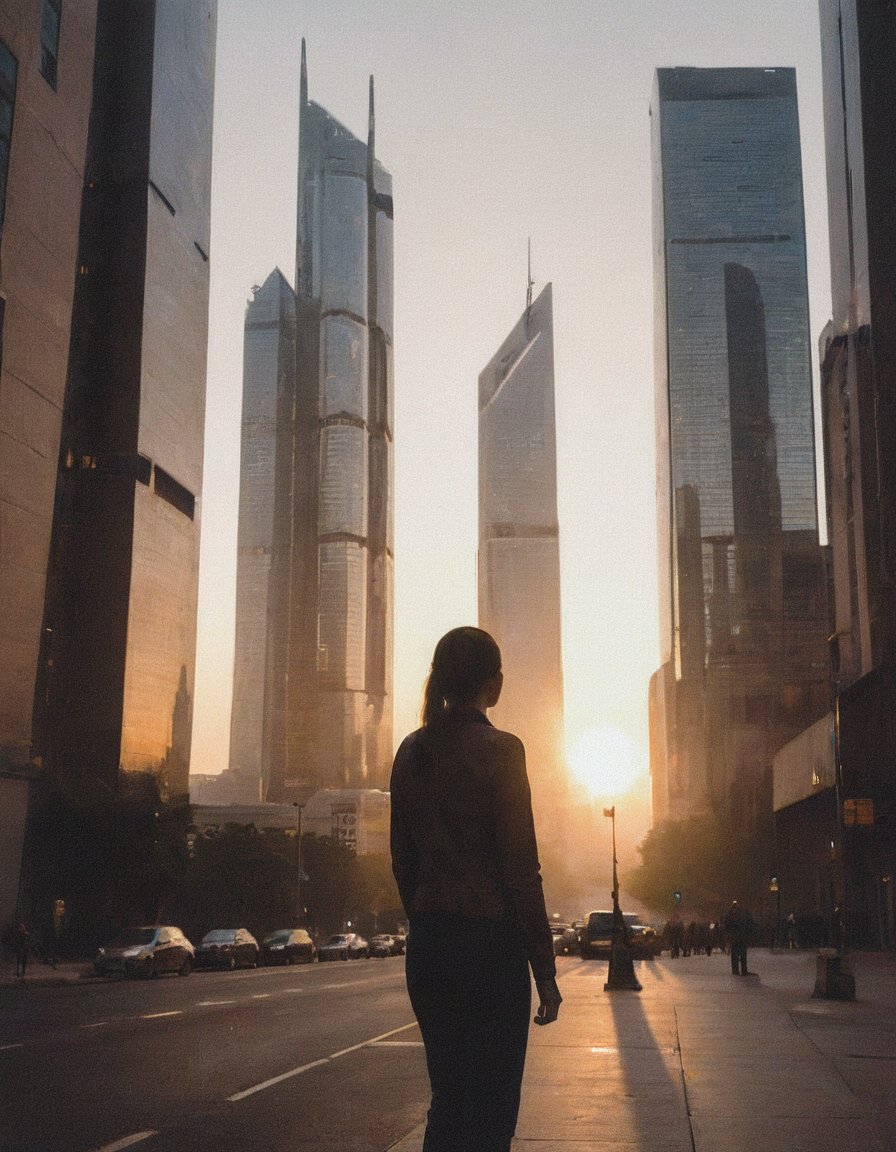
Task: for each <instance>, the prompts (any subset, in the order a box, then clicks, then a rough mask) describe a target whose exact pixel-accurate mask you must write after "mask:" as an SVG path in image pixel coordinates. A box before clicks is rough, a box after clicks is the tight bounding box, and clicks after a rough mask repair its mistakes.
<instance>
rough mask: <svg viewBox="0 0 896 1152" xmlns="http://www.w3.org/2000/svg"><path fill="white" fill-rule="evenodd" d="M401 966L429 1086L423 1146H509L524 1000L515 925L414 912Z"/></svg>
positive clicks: (432, 1151)
mask: <svg viewBox="0 0 896 1152" xmlns="http://www.w3.org/2000/svg"><path fill="white" fill-rule="evenodd" d="M406 969H407V981H408V992H409V994H410V997H411V1004H412V1006H413V1008H414V1012H415V1014H416V1016H417V1020H418V1022H419V1024H420V1031H421V1033H422V1035H423V1044H424V1047H425V1049H426V1064H427V1068H428V1070H429V1079H430V1085H431V1087H432V1104H431V1105H430V1109H429V1116H428V1121H427V1125H426V1136H425V1138H424V1141H423V1150H424V1152H507V1150H508V1149H509V1148H510V1141H511V1140H512V1138H513V1133H514V1131H515V1129H516V1118H517V1113H518V1112H519V1106H520V1086H521V1084H522V1079H523V1066H524V1064H525V1061H526V1041H527V1039H528V1035H529V1014H530V1012H531V1008H532V1005H531V999H532V993H531V984H530V981H529V966H528V962H527V960H526V955H525V953H524V951H523V948H522V945H521V943H520V940H519V936H518V933H517V932H516V930H515V929H514V928H513V926H511V925H508V924H504V923H500V922H497V921H493V920H476V919H471V918H466V917H449V916H438V915H420V916H414V917H412V918H411V925H410V932H409V934H408V943H407V959H406Z"/></svg>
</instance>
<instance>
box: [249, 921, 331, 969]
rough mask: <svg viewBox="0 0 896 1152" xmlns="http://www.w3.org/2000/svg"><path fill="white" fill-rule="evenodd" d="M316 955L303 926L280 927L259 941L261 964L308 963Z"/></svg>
mask: <svg viewBox="0 0 896 1152" xmlns="http://www.w3.org/2000/svg"><path fill="white" fill-rule="evenodd" d="M316 955H317V949H316V948H315V947H314V941H313V940H312V939H311V937H310V936H309V934H308V933H307V932H306V931H305V929H304V928H280V929H278V931H276V932H269V933H268V935H267V936H265V938H264V940H262V942H261V962H262V964H310V963H311V961H312V960H313V959H314V957H315V956H316Z"/></svg>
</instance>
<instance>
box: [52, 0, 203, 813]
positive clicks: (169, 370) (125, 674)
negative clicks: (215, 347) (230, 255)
mask: <svg viewBox="0 0 896 1152" xmlns="http://www.w3.org/2000/svg"><path fill="white" fill-rule="evenodd" d="M64 24H65V21H64V20H63V26H64ZM215 25H216V5H215V2H214V0H202V2H200V3H195V4H190V5H187V6H184V5H182V4H181V3H180V2H179V0H156V3H154V4H143V3H140V2H138V0H100V2H99V4H98V6H97V34H96V51H95V59H94V91H93V107H92V114H91V118H90V130H89V135H88V141H87V160H86V165H85V181H84V187H83V194H82V200H81V218H80V233H79V244H78V257H77V268H78V274H77V276H76V280H75V294H74V306H73V313H72V330H71V343H70V348H69V359H68V377H67V382H66V389H65V397H64V402H63V414H62V429H61V446H60V451H59V458H58V459H59V468H58V475H57V479H56V499H55V512H54V519H53V533H52V546H51V551H50V563H49V568H48V574H47V590H46V603H45V609H44V621H43V645H42V650H41V660H40V666H39V669H38V677H37V682H38V687H37V693H36V698H35V749H36V752H37V754H38V755H39V756H41V758H42V759H43V760H44V762H45V763H47V764H51V765H52V766H53V768H54V769H55V770H57V771H60V772H63V773H66V774H68V775H75V776H77V775H86V776H99V777H101V778H105V779H106V780H107V781H108V782H110V783H112V784H113V785H114V782H115V781H116V779H117V777H118V773H119V771H120V770H124V771H127V772H148V773H153V774H155V775H156V776H157V777H158V778H159V782H160V784H161V787H162V790H163V793H165V794H166V795H168V796H183V797H185V796H186V794H187V792H188V776H189V764H190V738H191V722H192V692H193V675H194V662H195V647H196V604H197V594H198V573H199V512H200V495H201V489H202V462H203V438H204V422H205V376H206V352H207V343H208V287H209V236H210V197H211V151H212V149H211V144H212V112H213V94H214V64H215ZM62 67H63V63H62V62H60V68H62Z"/></svg>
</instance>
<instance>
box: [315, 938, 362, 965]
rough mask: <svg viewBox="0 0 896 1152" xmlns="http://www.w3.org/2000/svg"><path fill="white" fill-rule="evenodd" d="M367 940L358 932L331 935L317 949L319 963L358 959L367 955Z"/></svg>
mask: <svg viewBox="0 0 896 1152" xmlns="http://www.w3.org/2000/svg"><path fill="white" fill-rule="evenodd" d="M367 947H368V945H367V941H366V940H365V939H364V938H363V936H359V935H358V934H357V933H356V932H340V933H338V934H337V935H334V936H331V937H330V939H329V940H328V941H327V942H326V944H321V946H320V948H318V950H317V959H318V962H319V963H321V964H322V963H323V962H324V961H325V960H357V959H359V958H360V957H361V956H366V955H367Z"/></svg>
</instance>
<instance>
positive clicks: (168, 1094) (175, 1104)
mask: <svg viewBox="0 0 896 1152" xmlns="http://www.w3.org/2000/svg"><path fill="white" fill-rule="evenodd" d="M0 1084H2V1091H0V1149H2V1152H94V1150H103V1152H118V1150H119V1149H124V1148H131V1147H133V1148H137V1149H139V1150H141V1152H142V1150H143V1149H145V1152H206V1150H207V1152H212V1150H214V1152H230V1150H234V1152H237V1150H242V1149H247V1150H252V1152H254V1150H256V1149H259V1150H260V1149H263V1150H264V1152H286V1150H287V1149H288V1150H289V1152H302V1150H304V1149H310V1148H314V1149H316V1150H317V1152H337V1150H338V1152H385V1150H386V1149H388V1148H389V1147H391V1146H392V1145H393V1144H394V1143H395V1142H396V1141H398V1140H399V1139H400V1138H401V1137H402V1136H404V1135H405V1134H406V1133H407V1132H409V1131H410V1130H411V1129H412V1128H414V1126H415V1125H417V1124H419V1123H420V1122H421V1121H422V1120H423V1118H424V1116H425V1112H426V1107H427V1103H428V1082H427V1078H426V1067H425V1064H424V1057H423V1048H422V1045H421V1043H420V1034H419V1031H418V1030H417V1027H416V1025H415V1024H414V1017H413V1013H412V1012H411V1008H410V1004H409V1003H408V999H407V993H406V991H405V986H404V959H403V958H402V957H393V958H389V959H387V960H355V961H350V962H348V963H344V962H343V963H328V964H310V965H302V966H298V967H293V968H264V969H257V970H244V971H238V972H194V973H193V974H192V975H191V976H189V977H187V978H185V979H181V978H178V977H177V976H173V977H160V978H158V979H155V980H151V981H114V982H102V983H93V982H90V983H86V984H85V985H84V986H80V985H79V986H69V987H64V988H41V989H33V990H31V989H28V990H25V991H24V992H20V991H19V990H15V989H0Z"/></svg>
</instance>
